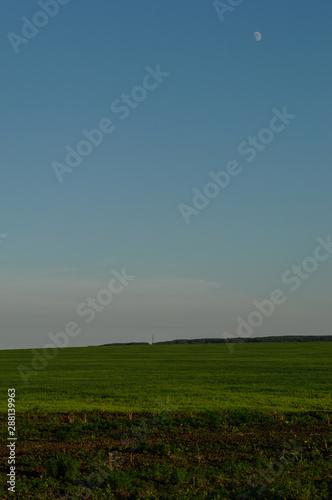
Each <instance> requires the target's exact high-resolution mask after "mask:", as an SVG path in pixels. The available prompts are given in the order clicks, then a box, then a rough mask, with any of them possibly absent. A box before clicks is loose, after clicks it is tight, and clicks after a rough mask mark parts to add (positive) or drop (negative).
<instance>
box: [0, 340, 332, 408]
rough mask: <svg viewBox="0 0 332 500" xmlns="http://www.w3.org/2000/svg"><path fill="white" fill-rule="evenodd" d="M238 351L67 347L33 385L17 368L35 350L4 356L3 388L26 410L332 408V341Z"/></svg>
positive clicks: (0, 403)
mask: <svg viewBox="0 0 332 500" xmlns="http://www.w3.org/2000/svg"><path fill="white" fill-rule="evenodd" d="M233 347H234V352H233V353H230V352H229V350H228V347H227V345H225V344H214V345H204V344H196V345H161V346H158V345H153V346H124V347H123V346H114V347H84V348H68V349H61V350H59V354H58V356H57V357H56V358H55V359H53V360H50V361H48V365H47V367H46V369H44V370H42V371H39V372H36V373H37V375H36V376H34V375H32V376H30V378H29V384H28V385H24V384H23V382H22V379H21V378H20V375H19V373H18V370H17V366H18V365H20V364H23V365H26V366H27V367H30V366H31V360H32V358H33V355H32V353H31V351H30V350H12V351H11V350H8V351H0V366H1V371H0V384H1V387H3V388H9V387H14V388H15V389H16V394H17V396H16V408H17V411H20V412H35V411H37V410H39V411H42V412H61V411H62V412H63V411H68V412H69V411H71V412H79V411H93V410H99V409H105V410H106V411H112V412H128V411H130V410H132V411H136V412H142V411H152V410H154V409H156V408H157V407H158V405H159V404H160V403H158V400H159V401H164V402H165V400H166V398H169V402H170V404H171V405H172V408H174V409H175V408H176V410H177V411H179V412H186V411H205V410H211V411H213V410H220V409H231V410H232V409H241V408H243V409H246V410H247V409H250V410H264V409H265V410H277V411H288V410H293V411H299V410H301V408H304V409H305V410H327V409H331V408H332V399H331V391H330V388H331V386H332V370H331V359H332V343H330V342H308V343H306V342H305V343H296V342H295V343H263V344H237V345H234V346H233ZM39 352H40V353H41V352H42V351H41V350H40V351H39ZM5 411H6V397H3V398H1V400H0V412H2V413H3V412H5Z"/></svg>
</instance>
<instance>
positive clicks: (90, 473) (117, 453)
mask: <svg viewBox="0 0 332 500" xmlns="http://www.w3.org/2000/svg"><path fill="white" fill-rule="evenodd" d="M17 417H18V418H17V422H18V424H17V427H18V428H17V432H18V435H19V436H20V448H19V453H18V456H17V487H16V494H15V497H16V498H22V499H46V498H47V499H56V498H62V499H64V498H66V499H71V500H74V499H75V500H76V499H77V500H78V499H82V498H90V499H92V500H94V499H95V500H97V499H98V500H99V499H101V500H106V499H107V500H109V499H117V498H118V499H140V498H145V499H151V500H152V499H159V498H160V499H164V500H167V499H174V500H175V499H177V498H182V499H195V498H197V499H211V500H217V499H221V500H224V499H234V500H239V499H241V500H248V499H255V498H257V499H269V500H270V499H273V500H278V499H279V500H285V499H287V500H330V499H331V498H332V461H331V457H332V434H331V422H330V418H332V416H331V414H330V416H329V415H328V413H327V412H316V413H311V412H310V413H308V412H301V413H298V414H294V412H290V413H287V412H286V413H284V414H281V413H279V414H274V413H273V412H264V411H248V412H245V411H244V410H243V409H241V410H233V411H231V410H228V411H223V412H219V411H215V412H211V411H207V412H200V413H195V414H191V415H185V414H183V413H178V414H169V415H167V416H166V415H165V418H163V419H160V420H158V423H157V425H155V426H154V427H153V428H152V427H151V425H150V424H151V418H152V416H151V414H138V413H133V414H132V416H131V418H129V416H128V415H127V414H121V415H119V414H118V413H115V414H114V413H108V412H90V413H87V414H84V413H77V414H75V415H74V417H75V418H73V415H72V414H64V413H60V414H59V413H37V414H34V415H27V414H18V415H17ZM0 421H1V424H4V423H5V415H1V416H0ZM113 421H116V422H118V426H117V429H113V426H112V425H109V422H113ZM144 422H145V423H146V422H150V423H148V425H147V432H146V433H145V435H142V434H141V435H140V436H138V437H137V435H136V431H135V429H136V428H137V426H139V424H140V423H141V424H142V423H144ZM68 426H70V427H71V428H72V432H71V433H70V434H68V433H67V429H68ZM4 427H5V425H1V428H4ZM30 427H32V428H33V437H31V436H30V434H29V429H30ZM140 427H141V428H142V427H143V426H142V425H140ZM61 430H65V432H64V434H62V435H61V436H60V434H57V432H55V431H61ZM124 435H126V436H128V435H130V436H133V439H132V440H130V442H127V440H123V439H122V438H123V436H124ZM6 454H7V450H6V449H5V446H0V474H1V476H0V477H3V478H5V477H6V470H7V467H6V460H5V457H6ZM6 495H7V496H6ZM0 498H10V495H9V494H7V493H6V489H5V485H4V482H0Z"/></svg>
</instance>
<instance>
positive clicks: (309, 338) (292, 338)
mask: <svg viewBox="0 0 332 500" xmlns="http://www.w3.org/2000/svg"><path fill="white" fill-rule="evenodd" d="M322 341H323V342H331V341H332V335H280V336H278V337H275V336H273V337H252V338H250V337H248V338H240V337H237V338H234V339H190V340H187V339H178V340H167V341H165V342H155V343H156V344H221V343H224V342H227V343H244V342H247V343H248V342H322Z"/></svg>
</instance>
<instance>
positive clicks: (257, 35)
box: [254, 31, 262, 42]
mask: <svg viewBox="0 0 332 500" xmlns="http://www.w3.org/2000/svg"><path fill="white" fill-rule="evenodd" d="M254 38H255V40H256V42H259V40H260V39H261V38H262V35H261V34H260V32H259V31H255V33H254Z"/></svg>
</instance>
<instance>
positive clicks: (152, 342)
mask: <svg viewBox="0 0 332 500" xmlns="http://www.w3.org/2000/svg"><path fill="white" fill-rule="evenodd" d="M153 344H154V335H152V340H151V345H153Z"/></svg>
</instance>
